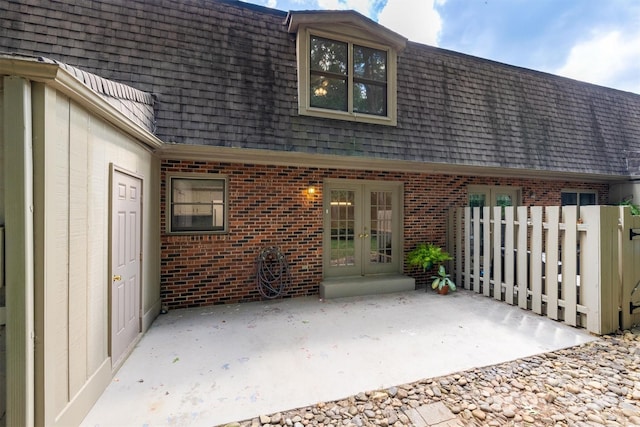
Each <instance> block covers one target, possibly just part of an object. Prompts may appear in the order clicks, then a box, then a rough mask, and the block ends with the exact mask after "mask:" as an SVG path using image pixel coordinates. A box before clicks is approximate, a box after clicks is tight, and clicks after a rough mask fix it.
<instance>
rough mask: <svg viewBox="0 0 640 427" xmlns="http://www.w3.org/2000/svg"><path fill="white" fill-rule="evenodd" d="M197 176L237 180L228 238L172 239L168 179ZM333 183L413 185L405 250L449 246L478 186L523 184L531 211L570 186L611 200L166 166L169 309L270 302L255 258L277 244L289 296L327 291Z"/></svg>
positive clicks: (418, 177)
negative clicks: (327, 216)
mask: <svg viewBox="0 0 640 427" xmlns="http://www.w3.org/2000/svg"><path fill="white" fill-rule="evenodd" d="M189 172H193V173H210V174H222V175H226V176H227V177H228V178H229V181H228V185H229V200H228V203H229V231H228V233H226V234H204V235H198V234H194V235H170V234H167V233H166V231H165V230H166V221H167V217H166V177H167V175H168V174H171V173H189ZM327 178H334V179H335V178H339V179H366V180H385V181H399V182H403V183H404V230H405V235H404V250H405V252H406V251H408V250H410V249H411V248H413V247H414V246H415V245H416V244H417V243H420V242H426V241H429V242H434V243H438V244H444V241H445V232H446V220H445V218H446V212H447V210H448V209H449V208H450V207H453V206H463V205H465V204H466V200H467V186H468V185H509V186H516V187H521V188H522V196H523V200H522V203H523V204H524V205H559V204H560V190H561V189H564V188H573V189H595V190H597V191H598V192H599V196H600V203H606V200H607V198H608V187H607V186H606V185H592V184H583V183H575V182H561V181H543V180H530V179H504V178H487V177H471V176H454V175H430V174H417V173H398V172H374V171H371V172H366V171H365V172H363V171H348V170H335V169H318V168H308V167H278V166H263V165H240V164H228V163H215V162H204V161H203V162H199V161H179V160H166V161H164V162H163V164H162V194H161V200H162V212H161V223H162V239H161V241H162V249H161V250H162V291H161V292H162V300H163V304H165V305H166V306H167V307H169V308H183V307H195V306H203V305H211V304H225V303H236V302H247V301H256V300H260V299H261V298H262V297H261V295H260V293H259V292H258V289H257V287H256V280H255V260H256V257H257V255H258V253H259V251H260V250H261V249H263V248H264V247H267V246H276V247H278V248H280V249H281V250H282V252H283V253H284V254H285V256H286V258H287V261H288V263H289V268H290V273H291V283H290V285H289V286H288V287H287V288H286V290H285V295H284V297H296V296H305V295H316V294H318V287H319V284H320V282H321V281H322V182H323V180H324V179H327ZM309 185H313V186H314V187H315V188H316V189H317V191H316V193H315V194H314V195H312V196H310V195H308V194H307V193H306V189H307V188H308V187H309ZM534 196H535V199H532V197H534ZM409 273H410V274H411V275H416V278H417V279H419V278H420V276H422V274H421V273H418V272H417V271H411V272H409Z"/></svg>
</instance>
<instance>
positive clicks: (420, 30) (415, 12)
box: [378, 0, 445, 46]
mask: <svg viewBox="0 0 640 427" xmlns="http://www.w3.org/2000/svg"><path fill="white" fill-rule="evenodd" d="M444 3H445V0H388V1H387V5H386V6H385V7H384V8H383V9H382V11H381V12H380V14H379V15H378V22H379V23H380V24H382V25H384V26H385V27H387V28H389V29H391V30H393V31H395V32H396V33H399V34H402V35H403V36H405V37H407V38H408V39H409V40H411V41H414V42H418V43H424V44H429V45H432V46H437V45H438V39H439V36H440V31H441V30H442V18H441V17H440V14H439V13H438V11H437V10H436V8H435V5H436V4H438V5H441V4H444Z"/></svg>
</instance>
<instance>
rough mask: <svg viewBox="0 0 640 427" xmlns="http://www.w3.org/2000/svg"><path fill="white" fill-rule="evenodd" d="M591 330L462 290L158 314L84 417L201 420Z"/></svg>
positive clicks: (570, 340) (571, 339)
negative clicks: (578, 327)
mask: <svg viewBox="0 0 640 427" xmlns="http://www.w3.org/2000/svg"><path fill="white" fill-rule="evenodd" d="M594 339H596V338H595V337H592V336H591V335H589V334H588V333H587V332H586V331H585V330H583V329H575V328H571V327H568V326H565V325H563V324H561V323H558V322H554V321H551V320H549V319H547V318H544V317H541V316H538V315H536V314H533V313H531V312H527V311H524V310H521V309H519V308H517V307H512V306H509V305H507V304H504V303H497V302H496V301H492V300H491V299H489V298H486V297H484V296H481V295H476V294H474V293H472V292H468V291H464V290H462V291H458V292H455V293H453V294H450V295H447V296H440V295H437V294H435V293H431V292H428V293H425V292H424V290H417V291H414V292H404V293H396V294H387V295H376V296H368V297H352V298H344V299H335V300H328V301H324V302H323V301H319V300H318V299H317V298H314V297H309V298H296V299H287V300H276V301H267V302H259V303H246V304H240V305H227V306H214V307H207V308H200V309H188V310H176V311H172V312H169V313H168V314H166V315H163V316H160V317H159V318H158V319H157V320H156V321H155V323H154V324H153V326H152V327H151V329H150V330H149V332H148V333H147V334H146V335H145V336H144V337H143V338H142V340H141V341H140V343H139V344H138V346H137V347H136V348H135V350H134V351H133V353H132V354H131V356H130V357H129V359H128V360H127V361H126V362H125V363H124V365H123V366H122V368H121V369H120V371H119V372H118V373H117V375H116V376H115V378H114V379H113V381H112V383H111V385H110V386H109V387H108V388H107V390H106V391H105V393H104V394H103V395H102V397H101V398H100V399H99V400H98V402H97V403H96V405H95V406H94V408H93V409H92V411H91V412H90V413H89V415H88V416H87V417H86V419H85V420H84V423H83V424H82V425H83V426H158V425H163V426H165V425H166V426H212V425H217V424H222V423H226V422H230V421H237V420H243V419H248V418H251V417H254V416H258V415H260V414H269V413H274V412H277V411H282V410H286V409H292V408H297V407H301V406H307V405H310V404H313V403H316V402H319V401H327V400H335V399H340V398H344V397H346V396H349V395H353V394H356V393H358V392H361V391H366V390H373V389H378V388H386V387H390V386H393V385H400V384H404V383H408V382H413V381H416V380H419V379H422V378H430V377H435V376H440V375H444V374H449V373H453V372H457V371H461V370H465V369H469V368H472V367H479V366H486V365H492V364H497V363H501V362H504V361H508V360H513V359H517V358H521V357H524V356H530V355H533V354H538V353H543V352H547V351H552V350H557V349H560V348H565V347H570V346H574V345H578V344H582V343H585V342H587V341H591V340H594Z"/></svg>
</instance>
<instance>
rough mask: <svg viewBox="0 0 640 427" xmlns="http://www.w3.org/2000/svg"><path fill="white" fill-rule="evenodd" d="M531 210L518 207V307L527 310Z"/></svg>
mask: <svg viewBox="0 0 640 427" xmlns="http://www.w3.org/2000/svg"><path fill="white" fill-rule="evenodd" d="M528 218H529V210H528V208H527V207H526V206H518V243H517V248H516V251H517V257H518V261H517V263H518V264H517V268H518V277H517V280H518V307H520V308H524V309H527V308H528V306H527V305H528V304H527V300H528V294H529V291H528V284H529V279H528V271H529V269H528V267H527V258H528V257H527V253H528V247H527V221H528Z"/></svg>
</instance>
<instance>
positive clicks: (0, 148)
mask: <svg viewBox="0 0 640 427" xmlns="http://www.w3.org/2000/svg"><path fill="white" fill-rule="evenodd" d="M3 104H4V79H2V78H0V166H2V169H1V170H0V224H1V225H4V123H3V118H4V109H3V108H4V106H3Z"/></svg>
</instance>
